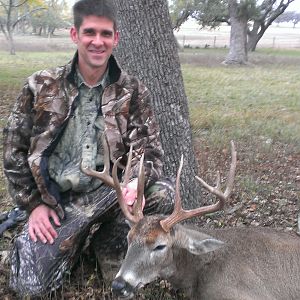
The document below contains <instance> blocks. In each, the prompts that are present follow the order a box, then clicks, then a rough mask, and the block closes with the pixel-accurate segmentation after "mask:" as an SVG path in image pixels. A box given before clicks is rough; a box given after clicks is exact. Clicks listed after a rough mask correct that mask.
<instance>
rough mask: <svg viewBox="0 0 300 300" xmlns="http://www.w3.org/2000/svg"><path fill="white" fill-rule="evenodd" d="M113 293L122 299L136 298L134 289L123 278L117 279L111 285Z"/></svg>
mask: <svg viewBox="0 0 300 300" xmlns="http://www.w3.org/2000/svg"><path fill="white" fill-rule="evenodd" d="M111 290H112V292H113V293H114V294H115V295H116V296H117V297H119V298H121V299H131V298H132V297H133V296H134V290H135V289H134V287H133V286H132V285H130V284H129V283H128V282H126V281H125V280H124V279H123V278H122V277H120V276H119V277H116V278H115V280H114V281H113V282H112V285H111Z"/></svg>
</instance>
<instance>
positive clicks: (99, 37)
mask: <svg viewBox="0 0 300 300" xmlns="http://www.w3.org/2000/svg"><path fill="white" fill-rule="evenodd" d="M71 38H72V40H73V42H74V43H75V44H77V49H78V56H79V68H80V70H81V71H82V68H83V69H84V70H94V71H96V70H99V71H100V70H101V71H103V72H104V71H105V70H106V66H107V62H108V59H109V57H110V56H111V54H112V51H113V49H114V48H115V47H116V46H117V44H118V41H119V33H118V32H116V31H115V30H114V23H113V21H111V20H110V19H108V18H106V17H97V16H86V17H84V18H83V22H82V24H81V26H80V28H79V30H77V29H76V28H75V27H72V28H71Z"/></svg>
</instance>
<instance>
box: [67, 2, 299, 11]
mask: <svg viewBox="0 0 300 300" xmlns="http://www.w3.org/2000/svg"><path fill="white" fill-rule="evenodd" d="M75 1H76V0H67V2H68V3H69V6H70V7H72V6H73V4H74V3H75ZM287 10H289V11H297V12H299V13H300V0H294V2H292V3H291V4H290V5H289V7H288V8H287Z"/></svg>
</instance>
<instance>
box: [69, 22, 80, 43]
mask: <svg viewBox="0 0 300 300" xmlns="http://www.w3.org/2000/svg"><path fill="white" fill-rule="evenodd" d="M70 37H71V39H72V41H73V42H74V43H75V44H77V41H78V32H77V29H76V28H75V26H72V27H71V29H70Z"/></svg>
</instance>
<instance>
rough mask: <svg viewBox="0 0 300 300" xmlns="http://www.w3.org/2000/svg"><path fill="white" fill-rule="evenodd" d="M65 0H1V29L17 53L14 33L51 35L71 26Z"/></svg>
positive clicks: (12, 49) (12, 52) (13, 52)
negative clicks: (57, 30)
mask: <svg viewBox="0 0 300 300" xmlns="http://www.w3.org/2000/svg"><path fill="white" fill-rule="evenodd" d="M70 24H71V23H70V17H69V9H68V6H67V2H66V1H65V0H0V30H1V31H2V33H3V34H4V36H5V38H6V40H7V41H8V43H9V47H10V53H11V54H15V46H14V34H16V33H22V34H36V35H45V36H48V37H51V36H53V35H54V32H55V30H56V29H60V28H64V27H69V26H70Z"/></svg>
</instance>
